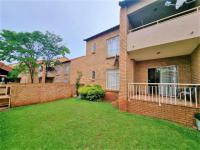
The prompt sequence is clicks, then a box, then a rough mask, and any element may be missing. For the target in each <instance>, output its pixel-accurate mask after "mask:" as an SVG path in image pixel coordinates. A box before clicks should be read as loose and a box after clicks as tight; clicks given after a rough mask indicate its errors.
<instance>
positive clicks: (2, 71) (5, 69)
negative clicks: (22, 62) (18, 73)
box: [0, 62, 12, 82]
mask: <svg viewBox="0 0 200 150" xmlns="http://www.w3.org/2000/svg"><path fill="white" fill-rule="evenodd" d="M11 70H12V68H11V67H9V66H8V65H5V64H4V63H2V62H0V82H6V80H7V79H6V78H7V76H8V73H9V72H10V71H11Z"/></svg>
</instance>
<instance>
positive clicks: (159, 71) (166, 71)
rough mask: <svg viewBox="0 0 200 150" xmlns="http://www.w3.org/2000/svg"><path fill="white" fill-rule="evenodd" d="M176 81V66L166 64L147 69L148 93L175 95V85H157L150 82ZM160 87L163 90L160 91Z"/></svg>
mask: <svg viewBox="0 0 200 150" xmlns="http://www.w3.org/2000/svg"><path fill="white" fill-rule="evenodd" d="M177 82H178V70H177V66H166V67H159V68H149V69H148V83H149V88H148V91H149V93H152V91H153V94H155V93H159V94H160V95H164V96H174V95H175V92H176V91H175V87H176V86H169V85H162V88H161V86H159V85H158V84H157V85H156V84H151V83H169V84H170V83H177ZM161 89H162V90H163V91H161Z"/></svg>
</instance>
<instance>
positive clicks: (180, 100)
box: [128, 83, 200, 108]
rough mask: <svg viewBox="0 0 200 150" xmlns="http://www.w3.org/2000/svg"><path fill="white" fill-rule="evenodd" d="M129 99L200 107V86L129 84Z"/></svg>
mask: <svg viewBox="0 0 200 150" xmlns="http://www.w3.org/2000/svg"><path fill="white" fill-rule="evenodd" d="M128 99H129V101H131V100H143V101H151V102H157V103H158V104H159V105H161V104H162V103H165V104H172V105H181V106H188V107H196V108H197V107H200V105H199V104H200V84H179V83H129V84H128Z"/></svg>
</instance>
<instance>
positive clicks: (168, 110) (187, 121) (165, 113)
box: [127, 100, 200, 127]
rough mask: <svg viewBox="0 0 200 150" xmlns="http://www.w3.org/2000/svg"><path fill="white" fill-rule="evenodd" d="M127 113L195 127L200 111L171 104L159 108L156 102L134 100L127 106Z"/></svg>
mask: <svg viewBox="0 0 200 150" xmlns="http://www.w3.org/2000/svg"><path fill="white" fill-rule="evenodd" d="M127 111H128V112H131V113H136V114H141V115H146V116H152V117H156V118H161V119H165V120H169V121H174V122H177V123H180V124H183V125H186V126H190V127H192V126H194V125H195V119H194V114H195V113H197V112H200V109H199V108H192V107H185V106H177V105H170V104H161V106H159V105H158V103H156V102H148V101H140V100H132V101H130V102H128V104H127Z"/></svg>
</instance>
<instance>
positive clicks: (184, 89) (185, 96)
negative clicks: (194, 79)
mask: <svg viewBox="0 0 200 150" xmlns="http://www.w3.org/2000/svg"><path fill="white" fill-rule="evenodd" d="M184 95H185V106H186V105H187V104H186V87H184Z"/></svg>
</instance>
